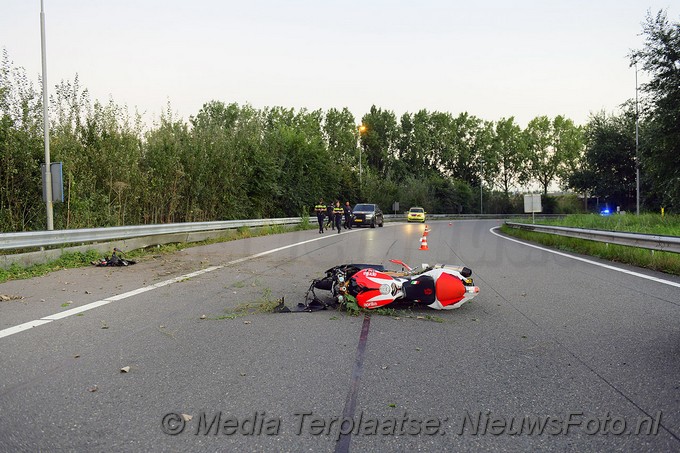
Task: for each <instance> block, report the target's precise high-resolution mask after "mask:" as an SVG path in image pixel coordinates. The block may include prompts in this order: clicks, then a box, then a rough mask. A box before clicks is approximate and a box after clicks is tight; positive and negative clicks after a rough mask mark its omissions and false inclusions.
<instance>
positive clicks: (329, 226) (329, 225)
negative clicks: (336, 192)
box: [326, 202, 334, 229]
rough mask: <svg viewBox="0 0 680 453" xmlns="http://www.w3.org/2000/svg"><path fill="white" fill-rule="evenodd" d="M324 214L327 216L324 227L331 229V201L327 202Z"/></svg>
mask: <svg viewBox="0 0 680 453" xmlns="http://www.w3.org/2000/svg"><path fill="white" fill-rule="evenodd" d="M326 215H327V216H328V219H327V220H326V229H328V228H330V229H333V223H334V219H333V202H330V203H328V206H326Z"/></svg>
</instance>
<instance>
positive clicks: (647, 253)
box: [501, 214, 680, 275]
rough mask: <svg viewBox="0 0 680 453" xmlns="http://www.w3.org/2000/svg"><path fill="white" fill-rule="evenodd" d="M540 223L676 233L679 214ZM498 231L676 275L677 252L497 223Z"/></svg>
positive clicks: (679, 226)
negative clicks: (571, 236) (499, 226)
mask: <svg viewBox="0 0 680 453" xmlns="http://www.w3.org/2000/svg"><path fill="white" fill-rule="evenodd" d="M537 223H538V222H537ZM540 223H541V224H543V225H554V226H566V227H573V228H589V229H598V230H607V231H626V232H632V233H645V234H659V235H666V236H680V216H664V217H661V216H660V215H654V214H644V215H640V216H639V217H638V216H635V215H630V214H628V215H614V216H609V217H601V216H598V215H573V216H567V217H565V218H563V219H550V220H541V222H540ZM501 231H502V232H503V233H505V234H507V235H509V236H513V237H516V238H519V239H524V240H527V241H532V242H538V243H540V244H543V245H546V246H548V247H553V248H556V249H558V250H564V251H570V252H576V253H580V254H583V255H590V256H595V257H598V258H602V259H606V260H609V261H614V262H618V263H625V264H631V265H633V266H638V267H643V268H646V269H652V270H655V271H660V272H665V273H667V274H673V275H680V254H677V253H671V252H659V251H652V250H647V249H641V248H637V247H628V246H625V245H615V244H606V243H603V242H595V241H588V240H585V239H578V238H568V237H563V236H557V235H552V234H547V233H536V232H532V231H525V230H519V229H514V228H510V227H508V226H506V225H503V226H502V227H501Z"/></svg>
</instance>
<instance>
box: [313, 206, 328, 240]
mask: <svg viewBox="0 0 680 453" xmlns="http://www.w3.org/2000/svg"><path fill="white" fill-rule="evenodd" d="M314 212H315V213H316V220H317V221H318V222H319V233H323V219H324V217H325V216H326V205H325V204H324V202H323V198H321V199H319V202H318V203H317V204H316V206H314Z"/></svg>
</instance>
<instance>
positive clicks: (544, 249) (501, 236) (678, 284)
mask: <svg viewBox="0 0 680 453" xmlns="http://www.w3.org/2000/svg"><path fill="white" fill-rule="evenodd" d="M498 228H500V227H493V228H491V229H489V231H490V232H491V234H493V235H495V236H498V237H499V238H503V239H506V240H508V241H512V242H517V243H518V244H522V245H524V246H527V247H533V248H535V249H538V250H542V251H544V252H549V253H554V254H555V255H560V256H564V257H566V258H571V259H573V260H576V261H582V262H584V263H588V264H592V265H595V266H600V267H604V268H605V269H610V270H613V271H617V272H622V273H624V274H628V275H633V276H635V277H640V278H644V279H646V280H651V281H653V282H657V283H662V284H664V285H669V286H675V287H676V288H680V283H678V282H673V281H670V280H664V279H663V278H658V277H653V276H651V275H645V274H641V273H640V272H635V271H629V270H628V269H622V268H620V267H616V266H611V265H609V264H604V263H598V262H597V261H592V260H588V259H585V258H581V257H580V256H574V255H569V254H567V253H563V252H558V251H557V250H551V249H548V248H545V247H540V246H538V245H533V244H527V243H526V242H523V241H519V240H517V239H513V238H509V237H506V236H503V235H500V234H498V233H496V232H495V231H494V230H497V229H498Z"/></svg>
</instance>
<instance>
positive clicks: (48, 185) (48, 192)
mask: <svg viewBox="0 0 680 453" xmlns="http://www.w3.org/2000/svg"><path fill="white" fill-rule="evenodd" d="M40 50H41V53H42V85H43V133H44V140H45V178H44V181H45V198H46V201H45V207H46V209H47V230H48V231H49V230H53V229H54V211H53V206H52V172H51V171H50V116H49V112H48V96H47V60H46V55H45V53H46V47H45V9H44V6H43V0H40Z"/></svg>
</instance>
